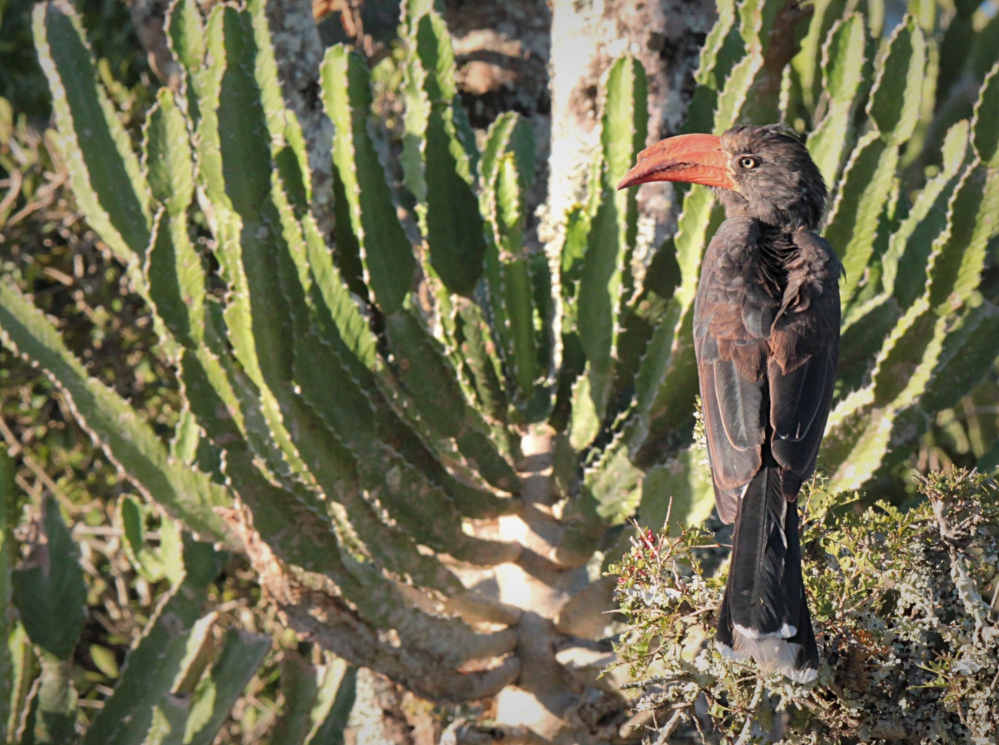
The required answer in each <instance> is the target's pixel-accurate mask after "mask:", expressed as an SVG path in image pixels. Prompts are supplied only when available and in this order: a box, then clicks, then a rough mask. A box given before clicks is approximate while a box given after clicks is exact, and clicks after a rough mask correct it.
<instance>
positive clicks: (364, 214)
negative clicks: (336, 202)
mask: <svg viewBox="0 0 999 745" xmlns="http://www.w3.org/2000/svg"><path fill="white" fill-rule="evenodd" d="M320 74H321V76H322V82H323V102H324V105H325V107H326V112H327V114H328V115H329V117H330V119H331V120H332V121H333V124H334V126H335V127H336V135H335V137H334V140H333V161H334V163H335V164H336V167H337V171H338V173H339V175H340V178H341V179H342V180H343V186H344V192H345V195H346V198H347V201H348V203H349V205H350V219H351V223H352V225H353V230H354V234H355V235H356V236H357V240H358V243H359V247H360V251H361V257H362V260H363V262H364V268H365V270H366V272H367V276H368V281H369V282H370V288H371V290H372V292H373V293H374V297H375V300H376V301H377V303H378V306H379V307H380V308H381V310H382V312H384V313H386V314H391V313H394V312H395V311H396V310H398V309H399V308H400V307H401V306H402V302H403V300H404V299H405V297H406V295H407V294H408V293H409V290H410V288H411V286H412V284H413V271H414V269H415V268H416V259H415V258H414V257H413V250H412V247H411V246H410V243H409V240H408V239H407V238H406V234H405V233H404V232H403V229H402V225H400V223H399V219H398V217H397V214H396V207H395V205H394V204H393V202H392V195H391V192H390V191H389V187H388V183H387V182H386V180H385V169H384V168H383V167H382V164H381V161H379V159H378V153H377V152H376V150H375V146H374V143H373V142H372V141H371V136H370V135H369V130H368V119H369V117H370V114H371V84H370V75H369V73H368V68H367V64H366V63H365V62H364V60H363V58H362V57H361V56H360V55H359V54H357V53H356V52H352V51H349V50H348V49H347V48H346V47H345V46H343V45H338V46H335V47H332V48H331V49H328V50H327V51H326V58H325V60H324V61H323V66H322V68H321V72H320Z"/></svg>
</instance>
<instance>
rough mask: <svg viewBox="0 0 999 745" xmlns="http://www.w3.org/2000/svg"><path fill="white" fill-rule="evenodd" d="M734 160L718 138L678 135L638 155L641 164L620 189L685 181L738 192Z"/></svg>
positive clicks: (699, 135)
mask: <svg viewBox="0 0 999 745" xmlns="http://www.w3.org/2000/svg"><path fill="white" fill-rule="evenodd" d="M731 160H732V157H731V156H730V155H729V154H728V153H726V152H725V151H724V150H722V146H721V138H720V137H715V136H714V135H706V134H692V135H678V136H677V137H670V138H668V139H665V140H662V141H661V142H657V143H656V144H655V145H653V146H652V147H649V148H646V149H645V150H643V151H642V152H640V153H639V154H638V163H637V164H636V165H635V167H634V168H632V169H631V170H630V171H628V172H627V173H626V174H625V175H624V178H623V179H622V180H621V183H620V184H618V185H617V188H618V189H625V188H627V187H629V186H637V185H638V184H645V183H648V182H650V181H684V182H686V183H688V184H703V185H704V186H718V187H721V188H722V189H732V190H733V191H738V190H739V189H738V184H736V183H735V179H734V178H733V177H732V167H731Z"/></svg>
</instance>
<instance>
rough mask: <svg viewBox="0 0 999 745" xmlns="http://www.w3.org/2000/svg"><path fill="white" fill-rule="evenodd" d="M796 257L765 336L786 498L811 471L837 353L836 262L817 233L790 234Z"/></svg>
mask: <svg viewBox="0 0 999 745" xmlns="http://www.w3.org/2000/svg"><path fill="white" fill-rule="evenodd" d="M795 243H796V244H797V246H798V256H797V258H796V259H795V261H794V262H793V263H792V264H790V265H789V266H788V284H787V289H786V291H785V293H784V298H783V301H782V304H781V309H780V311H779V312H778V314H777V318H776V320H775V322H774V327H773V333H772V335H771V339H770V359H769V361H768V365H767V378H768V379H769V383H770V386H769V387H770V423H771V426H772V429H773V437H772V442H771V449H772V452H773V455H774V458H775V459H776V460H777V462H778V463H779V464H780V465H781V467H782V470H783V479H782V480H783V485H782V486H783V491H784V494H785V496H787V497H788V498H789V499H794V498H795V496H797V493H798V489H800V488H801V484H802V483H803V482H804V481H805V479H807V478H809V477H810V476H811V475H812V472H813V471H814V470H815V458H816V456H817V455H818V452H819V445H820V444H821V443H822V435H823V432H824V431H825V426H826V419H827V418H828V415H829V407H830V406H831V404H832V396H833V386H834V385H835V382H836V365H837V363H838V356H839V323H840V307H839V272H840V263H839V261H838V260H837V259H836V257H835V255H834V254H833V252H832V249H831V248H830V247H829V244H828V243H826V242H825V241H824V240H823V239H822V238H819V237H818V236H816V235H814V234H812V233H810V232H807V231H799V232H798V233H796V234H795Z"/></svg>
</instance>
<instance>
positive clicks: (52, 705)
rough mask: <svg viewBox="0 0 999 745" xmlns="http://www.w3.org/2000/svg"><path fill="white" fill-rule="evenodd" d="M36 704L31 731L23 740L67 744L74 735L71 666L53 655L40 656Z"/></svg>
mask: <svg viewBox="0 0 999 745" xmlns="http://www.w3.org/2000/svg"><path fill="white" fill-rule="evenodd" d="M39 683H40V685H39V687H38V694H37V698H36V704H35V707H36V709H35V726H34V732H33V733H31V734H30V735H28V736H26V737H25V740H26V741H28V740H29V738H31V736H32V735H33V740H31V741H33V742H35V743H38V744H39V745H42V744H45V745H70V744H71V743H75V742H78V740H79V738H78V737H77V735H76V714H77V707H76V702H77V695H76V688H75V687H74V686H73V664H72V662H71V661H70V660H67V659H61V658H59V657H56V656H55V655H52V654H45V653H43V654H42V674H41V678H40V680H39Z"/></svg>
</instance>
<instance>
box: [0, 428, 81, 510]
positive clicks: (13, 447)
mask: <svg viewBox="0 0 999 745" xmlns="http://www.w3.org/2000/svg"><path fill="white" fill-rule="evenodd" d="M0 434H3V438H4V439H5V440H6V441H7V447H8V448H9V449H8V451H7V452H8V453H9V455H10V457H11V458H16V457H17V456H18V455H20V456H21V462H22V463H24V465H26V466H27V467H28V468H30V469H31V472H32V473H34V474H35V476H37V477H38V480H39V481H41V482H42V483H43V484H45V488H47V489H48V490H49V491H50V492H51V493H52V496H54V497H56V498H58V499H59V501H60V502H62V503H63V505H64V506H65V507H66V509H67V510H68V511H69V513H70V514H71V515H75V514H77V512H78V510H77V507H76V505H74V504H73V502H72V501H71V500H70V499H69V497H67V496H66V495H65V494H64V493H63V491H62V489H60V488H59V487H58V486H56V483H55V481H53V480H52V479H51V478H49V475H48V474H47V473H45V469H44V468H42V467H41V466H40V465H38V463H37V462H35V459H34V458H32V457H31V456H30V455H29V454H28V451H27V449H26V448H25V447H24V445H22V444H21V443H20V442H19V441H18V439H17V437H15V436H14V433H13V432H12V431H11V429H10V427H8V426H7V422H5V421H4V420H3V419H2V418H0Z"/></svg>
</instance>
